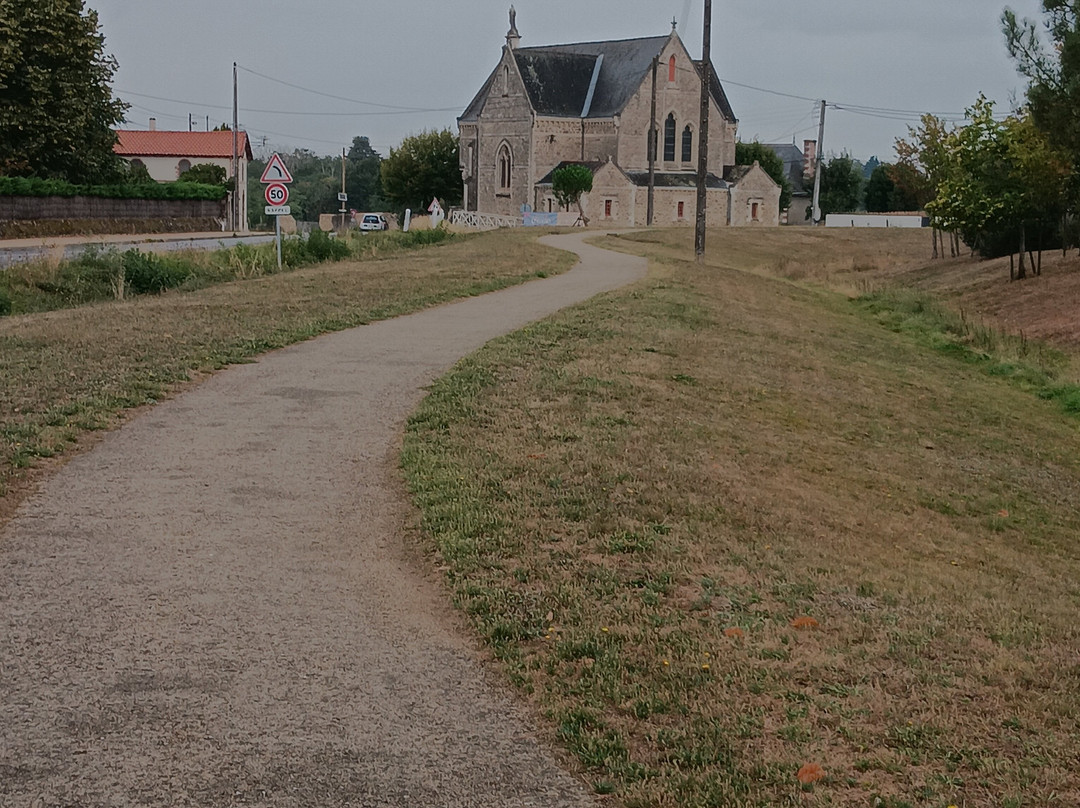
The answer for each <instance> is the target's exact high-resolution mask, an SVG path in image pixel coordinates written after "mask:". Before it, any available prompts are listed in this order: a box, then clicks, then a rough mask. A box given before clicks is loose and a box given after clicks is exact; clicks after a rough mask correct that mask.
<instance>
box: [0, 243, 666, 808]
mask: <svg viewBox="0 0 1080 808" xmlns="http://www.w3.org/2000/svg"><path fill="white" fill-rule="evenodd" d="M583 237H584V235H583V234H580V235H573V236H559V237H553V238H551V239H548V243H550V244H552V245H554V246H562V247H564V248H567V249H573V250H574V251H575V252H578V253H580V254H581V256H582V259H583V260H582V264H580V265H579V266H578V267H577V268H576V269H574V270H572V271H571V272H569V273H567V274H565V275H562V276H559V277H556V278H550V279H546V280H542V281H537V282H534V283H530V284H528V285H526V286H521V287H517V288H514V289H509V290H506V291H503V292H499V293H496V294H491V295H487V296H484V297H482V298H474V299H471V300H467V301H464V302H461V303H457V304H453V305H448V306H444V307H441V308H438V309H433V310H429V311H425V312H422V313H419V314H416V315H412V316H408V317H402V318H399V319H396V320H391V321H387V322H383V323H377V324H374V325H370V326H365V327H362V328H357V329H353V330H351V331H347V332H342V333H339V334H334V335H330V336H326V337H323V338H320V339H317V340H313V341H310V342H307V343H304V344H302V345H298V346H295V347H292V348H289V349H286V350H283V351H279V352H277V353H274V354H272V355H270V356H267V357H265V358H264V359H262V360H261V361H259V362H258V363H256V364H252V365H244V366H239V367H234V368H231V369H229V370H227V371H225V372H222V373H220V374H218V375H216V376H214V377H213V378H211V379H210V380H209V381H207V382H206V383H205V384H203V385H201V386H200V387H198V388H196V389H194V390H192V391H189V392H187V393H185V394H183V395H181V396H180V397H178V398H176V399H174V400H172V401H169V402H166V403H164V404H161V405H160V406H158V407H155V408H154V409H153V410H151V411H149V412H148V413H147V414H145V415H143V416H141V417H139V418H137V419H136V420H134V421H133V422H132V423H130V424H128V425H127V426H125V427H124V428H122V429H121V430H119V431H117V432H115V433H113V434H112V435H109V436H108V437H107V438H106V439H105V440H104V441H103V442H102V443H101V444H100V445H99V446H98V447H97V448H95V449H94V450H93V451H91V452H89V453H87V454H85V455H83V456H80V457H77V458H75V459H74V460H73V461H72V462H71V463H69V464H68V465H66V466H65V467H64V468H63V469H62V470H60V471H59V472H58V473H57V474H56V475H54V476H53V477H52V478H50V479H49V481H48V482H46V483H45V484H44V485H43V486H42V488H41V490H40V492H39V493H37V494H36V495H35V496H34V497H32V498H31V499H30V500H28V501H27V502H26V503H24V505H23V507H22V508H20V510H19V511H18V513H17V514H16V516H15V518H14V519H13V520H12V521H11V522H10V523H9V524H8V526H7V527H6V528H5V529H4V531H3V533H2V534H0V806H3V807H4V808H8V806H20V807H21V806H34V807H35V808H38V806H41V808H47V807H50V806H58V807H59V806H64V808H74V807H75V806H77V807H78V808H91V807H93V808H96V807H97V806H130V805H141V806H158V805H160V806H165V805H168V806H199V808H207V807H208V806H241V805H245V806H246V805H258V806H344V805H349V806H403V807H404V806H416V807H417V808H420V807H421V806H423V808H429V806H492V807H493V808H494V806H499V807H500V808H510V807H511V806H589V805H591V804H592V802H591V800H590V798H589V797H588V796H587V794H586V793H585V791H584V789H582V787H581V786H580V785H579V784H578V783H577V781H576V780H575V779H573V778H572V777H570V776H569V775H568V774H566V773H565V772H564V771H562V770H561V769H560V768H559V766H558V765H557V763H556V762H555V760H554V758H553V757H552V756H551V755H550V754H549V753H548V752H547V751H545V750H544V749H543V748H541V746H540V745H539V744H538V743H537V741H536V739H535V732H534V730H533V728H532V727H531V726H530V724H529V722H528V720H527V719H526V718H525V717H524V716H523V715H522V713H521V711H519V710H518V709H517V708H516V707H515V706H514V705H513V703H512V701H511V700H510V698H509V697H508V696H507V694H506V693H505V692H503V690H502V689H501V688H500V687H499V686H498V685H494V684H492V683H491V682H490V681H488V679H487V678H486V677H485V674H484V672H483V670H482V668H481V666H480V664H479V663H478V661H477V659H476V654H475V651H474V650H473V648H472V646H471V645H470V643H469V641H467V640H463V639H461V637H460V636H459V635H458V633H456V629H455V618H454V617H453V616H451V615H449V614H448V611H449V607H448V605H447V598H446V596H445V594H444V593H443V592H442V590H441V589H440V588H439V586H438V585H437V584H435V583H432V580H431V579H430V578H429V577H425V575H424V574H423V572H422V571H420V570H419V565H418V564H416V563H415V559H413V558H412V557H411V556H409V555H408V554H407V552H406V550H405V549H404V548H403V546H402V545H403V543H402V542H401V536H402V532H403V525H404V521H405V519H406V518H408V508H407V507H406V505H405V504H404V503H403V502H402V499H403V497H402V493H401V489H400V485H399V483H398V482H397V480H398V473H397V458H396V450H397V447H398V445H399V440H400V432H401V428H402V425H403V423H404V420H405V418H406V417H407V415H408V413H409V412H410V411H411V410H412V409H413V408H414V407H415V406H416V404H417V403H418V401H419V400H420V398H421V396H422V394H423V393H422V387H423V386H424V385H426V384H428V383H430V382H431V381H432V380H433V379H435V378H436V377H437V376H439V375H440V374H442V373H444V372H445V371H446V370H447V369H448V368H449V367H450V366H451V365H452V364H453V363H454V362H455V361H457V360H458V359H459V358H460V357H462V356H464V355H466V354H468V353H469V352H471V351H473V350H475V349H477V348H479V347H480V346H481V345H483V344H484V343H485V342H486V341H488V340H490V339H492V338H493V337H495V336H498V335H500V334H503V333H506V332H509V331H511V330H514V329H517V328H519V327H521V326H522V325H524V324H525V323H527V322H530V321H533V320H535V319H538V318H541V317H544V316H546V315H548V314H550V313H552V312H554V311H556V310H558V309H559V308H562V307H564V306H567V305H569V304H572V303H574V302H577V301H580V300H583V299H586V298H588V297H590V296H592V295H594V294H597V293H599V292H602V291H605V290H609V289H613V288H615V287H618V286H620V285H622V284H625V283H628V282H630V281H632V280H635V279H637V278H639V277H641V276H642V275H643V274H644V270H645V265H644V261H642V260H640V259H635V258H631V257H628V256H622V255H615V254H614V253H610V252H605V251H602V250H598V249H595V248H591V247H588V246H587V245H584V244H583V243H582V239H583Z"/></svg>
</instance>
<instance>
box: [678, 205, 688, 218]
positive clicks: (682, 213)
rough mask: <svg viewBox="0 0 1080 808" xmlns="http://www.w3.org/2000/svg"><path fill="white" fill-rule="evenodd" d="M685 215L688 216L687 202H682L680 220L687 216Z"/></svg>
mask: <svg viewBox="0 0 1080 808" xmlns="http://www.w3.org/2000/svg"><path fill="white" fill-rule="evenodd" d="M685 214H686V203H685V202H680V203H679V218H680V219H682V218H683V217H684V216H685Z"/></svg>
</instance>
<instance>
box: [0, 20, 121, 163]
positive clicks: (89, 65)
mask: <svg viewBox="0 0 1080 808" xmlns="http://www.w3.org/2000/svg"><path fill="white" fill-rule="evenodd" d="M104 47H105V38H104V37H103V36H102V35H101V33H100V32H99V26H98V17H97V13H96V12H94V11H85V10H84V7H83V0H50V2H47V3H43V2H40V0H0V174H7V175H10V176H40V177H46V178H57V179H65V180H68V181H69V182H75V183H100V182H108V181H111V180H116V179H119V178H120V176H121V175H122V173H123V170H124V169H123V165H122V161H121V160H120V158H118V157H117V156H116V155H115V154H113V145H114V144H115V142H116V134H115V132H114V131H113V127H114V126H116V125H117V124H119V123H120V122H121V121H122V120H123V118H124V112H125V110H126V109H127V105H126V104H124V103H123V102H121V101H119V100H117V99H114V98H113V96H112V90H111V89H110V87H109V83H110V81H111V80H112V77H113V74H114V73H115V72H116V60H115V59H113V58H112V57H111V56H107V55H106V54H105V50H104Z"/></svg>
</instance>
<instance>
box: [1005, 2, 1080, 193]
mask: <svg viewBox="0 0 1080 808" xmlns="http://www.w3.org/2000/svg"><path fill="white" fill-rule="evenodd" d="M1043 15H1044V17H1045V20H1044V23H1043V26H1042V27H1043V29H1044V30H1045V31H1046V33H1047V35H1048V36H1049V38H1050V44H1049V47H1048V46H1047V44H1046V43H1045V42H1044V40H1043V37H1042V36H1041V35H1040V33H1039V26H1038V24H1037V23H1036V22H1035V21H1034V20H1030V19H1026V18H1025V19H1019V18H1018V17H1017V16H1016V13H1015V12H1014V11H1013V10H1012V9H1009V8H1006V9H1005V11H1004V12H1003V13H1002V17H1001V21H1002V26H1003V28H1004V33H1005V43H1006V46H1007V47H1008V49H1009V54H1010V55H1011V56H1012V57H1013V59H1014V60H1015V61H1016V68H1017V70H1018V71H1019V73H1020V74H1021V75H1023V76H1025V77H1026V78H1027V79H1028V80H1029V81H1030V86H1029V87H1028V91H1027V99H1028V105H1029V108H1030V110H1031V116H1032V119H1033V120H1034V122H1035V125H1036V126H1038V127H1039V128H1040V129H1041V130H1042V131H1043V132H1045V133H1046V135H1047V137H1048V138H1049V140H1050V143H1051V145H1053V146H1056V147H1057V148H1059V149H1061V150H1063V151H1065V152H1066V153H1067V154H1068V155H1069V157H1070V158H1071V160H1072V162H1073V163H1074V164H1076V165H1080V116H1077V114H1076V110H1077V109H1080V0H1043ZM1070 195H1071V197H1072V199H1071V201H1072V202H1073V204H1074V206H1075V204H1076V202H1077V201H1078V200H1080V183H1078V182H1076V181H1075V180H1074V181H1073V182H1072V183H1071V185H1070Z"/></svg>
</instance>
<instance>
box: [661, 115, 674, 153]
mask: <svg viewBox="0 0 1080 808" xmlns="http://www.w3.org/2000/svg"><path fill="white" fill-rule="evenodd" d="M675 130H676V126H675V113H674V112H673V113H671V114H670V115H668V116H667V120H666V121H664V160H665V161H666V162H668V163H674V162H675Z"/></svg>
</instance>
